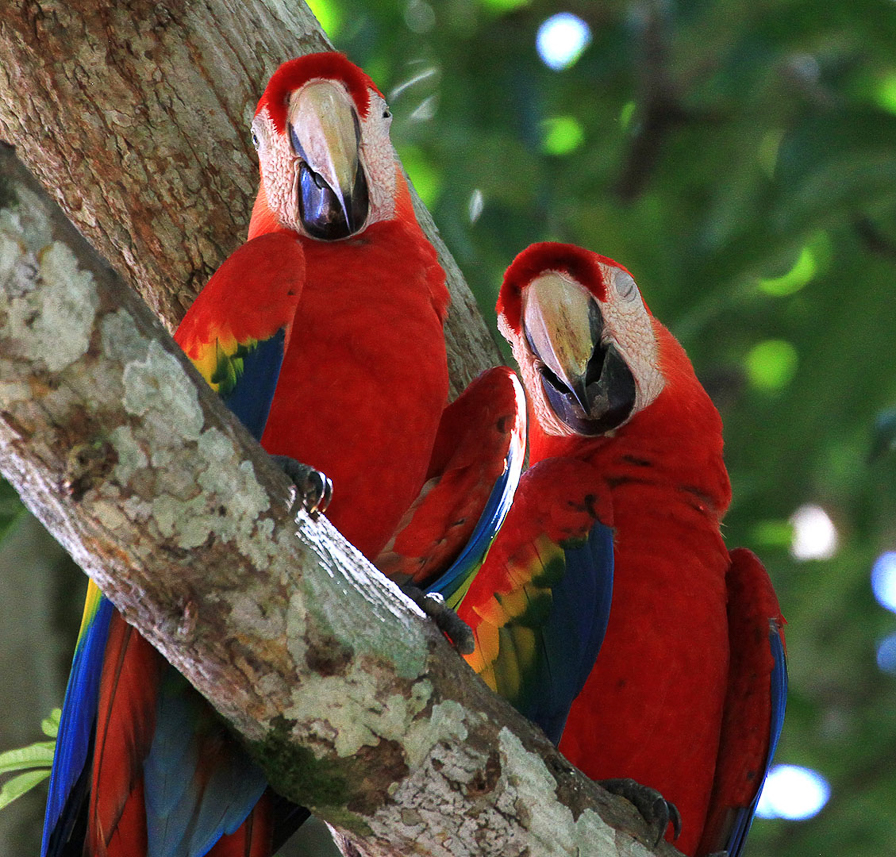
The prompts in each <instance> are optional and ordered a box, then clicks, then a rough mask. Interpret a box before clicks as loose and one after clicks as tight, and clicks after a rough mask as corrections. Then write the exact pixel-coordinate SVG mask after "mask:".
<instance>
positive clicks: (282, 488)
mask: <svg viewBox="0 0 896 857" xmlns="http://www.w3.org/2000/svg"><path fill="white" fill-rule="evenodd" d="M0 167H2V168H0V179H2V181H0V471H2V472H3V475H4V476H5V477H6V478H7V479H9V480H10V481H11V482H12V483H13V484H14V485H15V486H16V488H17V489H18V490H19V491H20V493H21V495H22V497H23V498H24V499H25V501H26V503H27V504H28V506H29V507H30V508H31V510H32V511H33V512H34V513H35V514H36V515H37V516H38V517H40V518H41V520H42V521H43V522H44V524H45V525H46V526H47V527H48V528H49V529H50V530H51V532H53V534H54V535H55V536H56V538H57V539H59V541H60V542H61V543H62V544H63V545H64V546H65V547H66V549H67V550H68V551H69V552H70V553H71V554H72V555H73V556H74V557H75V559H76V560H77V561H78V562H79V564H80V565H81V566H82V567H83V568H84V569H85V570H86V571H87V572H88V573H89V574H90V575H91V577H93V578H94V579H95V580H96V581H97V583H99V585H100V586H101V587H102V589H103V591H104V592H105V593H106V594H107V595H108V597H109V598H111V600H112V601H113V602H114V603H115V605H116V607H118V608H119V609H120V610H121V611H122V612H123V613H124V615H125V616H126V617H127V619H128V620H129V621H130V622H132V623H133V624H134V625H135V626H136V627H137V628H138V629H139V630H140V631H141V632H142V633H143V634H144V635H145V636H146V637H147V638H148V639H149V640H150V641H151V642H152V643H153V644H154V645H155V646H157V647H158V648H159V649H160V651H162V652H163V654H164V655H165V657H166V658H168V659H169V660H170V661H171V662H172V663H173V664H174V665H175V666H177V668H178V669H180V670H181V671H182V672H183V673H184V674H185V675H186V676H187V677H188V679H189V680H190V681H191V682H192V683H193V684H194V685H195V686H196V687H197V688H198V689H199V690H200V692H202V693H203V695H205V696H206V697H207V698H208V699H209V700H210V701H211V702H212V704H213V705H214V706H215V707H216V709H217V710H218V711H219V712H220V713H221V714H222V715H223V716H224V717H226V718H227V720H228V721H229V723H230V724H231V725H232V726H233V728H234V729H235V730H236V731H237V732H238V733H239V734H240V735H241V736H242V737H243V739H244V740H245V741H246V742H247V745H248V746H249V748H250V750H251V751H252V752H253V754H254V755H255V756H256V757H257V758H258V760H259V762H260V763H261V764H262V765H263V766H264V768H265V771H266V773H267V774H268V775H269V777H270V779H271V782H272V784H273V785H274V786H275V787H276V788H277V789H278V790H279V791H281V792H282V793H283V794H285V795H287V796H289V797H291V798H293V799H294V800H296V801H298V802H301V803H304V804H306V805H308V806H310V807H311V808H312V809H313V810H314V811H315V812H317V813H318V814H319V815H321V816H322V817H323V818H325V819H326V820H328V821H330V822H331V823H334V824H336V825H337V826H338V827H339V828H340V829H342V830H344V831H345V832H346V833H347V834H349V835H350V836H351V837H352V838H353V839H354V840H355V841H356V842H360V843H361V848H362V850H363V853H365V854H369V855H380V854H419V853H427V854H431V855H474V854H476V855H493V854H507V855H512V854H520V855H522V854H539V855H546V857H547V855H554V854H556V855H561V854H562V855H586V854H594V855H622V854H625V855H635V854H647V853H649V852H648V851H647V849H646V848H644V847H643V846H642V845H640V844H639V843H638V842H637V841H636V840H635V839H634V838H632V832H634V831H639V830H642V829H643V828H642V825H641V824H640V821H639V819H638V818H637V817H636V816H635V815H634V813H633V812H631V811H626V808H625V806H624V802H622V806H620V805H619V802H618V801H616V802H614V801H613V800H611V799H610V798H609V797H608V796H607V795H606V794H604V793H603V792H602V790H601V789H599V788H598V787H597V786H596V785H595V784H593V783H592V782H590V781H589V780H587V779H586V778H585V777H583V776H582V775H581V774H579V773H578V772H577V771H576V770H575V769H574V768H573V767H572V766H571V765H569V763H568V762H566V761H565V760H564V759H563V758H562V756H560V755H559V754H558V753H557V752H556V750H555V749H554V748H553V747H552V745H551V744H550V743H549V742H548V741H547V740H546V739H545V737H544V736H543V735H542V734H541V733H539V732H538V730H536V729H534V728H533V727H532V726H531V724H528V723H527V722H526V721H525V720H523V719H522V718H521V717H520V716H519V715H517V714H516V713H515V712H514V711H513V710H512V709H511V708H510V707H509V706H508V705H507V704H506V703H505V702H503V700H500V699H499V698H498V697H496V696H495V695H494V694H492V693H491V691H489V690H488V688H487V687H486V686H485V685H484V684H483V683H482V682H481V681H479V679H478V678H475V677H474V676H473V675H472V673H471V672H470V671H469V669H468V668H467V666H466V664H465V663H464V662H463V661H462V660H461V659H460V658H459V657H458V656H457V655H456V654H455V653H454V652H453V651H452V650H451V649H450V647H449V646H448V645H447V644H446V643H445V641H444V639H442V637H441V635H440V634H438V633H437V632H436V631H435V630H434V628H433V627H432V626H431V625H430V624H429V623H428V622H427V621H425V620H424V619H423V618H422V615H421V614H419V611H417V610H416V608H414V607H413V606H412V605H410V603H409V602H407V601H406V600H405V599H403V597H401V596H400V594H399V592H398V590H397V589H396V588H395V587H394V586H393V585H392V584H391V583H389V582H388V581H386V580H385V578H383V577H382V576H381V575H379V574H378V573H377V572H376V571H374V570H373V569H372V568H371V567H370V566H369V565H368V564H367V563H366V562H365V561H364V559H363V557H361V556H360V554H358V553H357V552H356V551H355V550H354V549H353V548H352V547H351V546H350V545H348V544H347V543H346V542H345V541H344V540H342V539H341V537H340V536H339V535H338V533H337V532H336V531H335V530H334V529H333V528H332V527H331V526H330V525H329V524H328V523H327V522H326V521H325V520H323V519H322V520H320V521H319V522H316V523H315V522H312V521H310V520H308V519H307V517H306V516H304V515H303V514H302V515H300V516H299V517H298V518H297V519H295V520H294V519H293V516H292V514H291V512H290V490H289V488H288V485H287V483H286V480H285V478H284V477H283V475H282V474H280V473H279V471H278V470H277V469H276V467H274V466H273V465H272V464H271V462H270V460H269V459H268V457H267V456H266V454H265V453H264V452H263V450H261V448H260V447H259V446H258V445H257V444H255V443H254V441H252V439H251V438H250V437H249V435H248V434H247V433H246V432H245V430H244V429H243V428H242V426H240V425H239V423H238V422H237V421H236V420H235V419H233V417H232V416H231V415H230V414H229V412H227V410H226V408H225V407H224V406H223V404H222V403H221V402H220V400H219V399H218V398H217V397H216V396H215V395H214V394H213V393H212V392H211V390H210V389H209V388H208V387H207V386H206V385H205V384H204V382H203V381H202V380H201V379H200V378H199V376H198V374H197V373H196V372H195V371H194V370H193V368H192V366H190V364H189V362H188V361H186V359H185V358H184V356H183V355H182V354H181V353H180V351H179V349H178V348H177V346H176V345H175V344H174V343H173V341H172V340H171V339H170V338H169V337H167V336H166V335H165V332H164V329H163V328H162V327H161V325H160V324H159V323H158V321H157V320H156V319H155V318H154V317H153V315H152V314H151V313H150V311H149V310H148V308H147V307H146V306H145V305H143V304H142V302H141V301H140V300H139V299H138V298H137V297H136V296H135V295H133V294H132V293H131V292H130V291H129V290H128V289H127V287H126V286H124V285H123V284H122V283H121V281H120V280H119V278H118V277H117V276H116V275H115V273H114V271H112V270H111V269H110V268H108V267H107V266H106V265H105V263H103V262H102V261H101V260H100V259H99V258H98V257H96V256H95V254H94V253H93V251H92V250H91V248H89V247H88V246H87V245H86V244H85V242H84V241H83V239H81V237H80V236H79V235H78V234H77V232H76V231H75V230H74V229H73V228H72V226H71V224H70V223H68V221H67V220H66V219H65V217H64V215H63V214H62V213H61V212H60V211H59V210H58V209H57V208H56V207H55V206H52V209H51V207H50V206H51V204H50V203H49V202H48V201H43V200H42V199H41V193H40V188H39V186H38V185H37V184H36V182H34V180H33V178H31V177H30V176H29V175H28V173H27V171H25V170H24V168H23V167H22V166H21V165H20V164H19V163H18V162H17V161H16V160H15V159H14V157H13V156H12V153H11V152H10V151H8V150H5V151H4V152H3V153H2V159H0ZM608 821H612V824H613V826H608V823H607V822H608ZM621 831H629V833H624V832H621ZM656 853H659V854H673V853H676V852H674V850H673V849H671V848H669V847H668V846H666V845H662V846H661V847H660V849H659V850H658V851H657V852H656Z"/></svg>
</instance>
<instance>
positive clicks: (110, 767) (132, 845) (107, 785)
mask: <svg viewBox="0 0 896 857" xmlns="http://www.w3.org/2000/svg"><path fill="white" fill-rule="evenodd" d="M166 666H167V664H166V662H165V660H164V659H163V658H162V656H161V655H159V653H158V652H156V650H155V649H154V648H153V647H152V646H151V645H150V644H149V643H147V642H146V640H144V639H143V637H141V636H140V634H138V633H137V632H136V631H135V630H134V629H133V628H132V627H131V626H130V625H128V624H127V622H125V621H124V619H123V618H122V617H121V615H120V614H118V613H115V614H114V615H113V616H112V619H111V622H110V625H109V640H108V643H107V645H106V659H105V662H104V665H103V676H102V679H101V684H100V702H99V709H98V713H97V730H96V744H95V747H96V751H95V757H94V765H93V783H92V786H91V793H90V805H89V810H88V833H87V842H88V853H90V854H95V855H106V854H107V855H108V857H133V855H142V854H145V853H146V815H145V812H144V809H143V760H144V758H145V757H146V755H147V753H148V752H149V748H150V746H151V744H152V738H153V732H154V731H155V720H156V716H155V715H156V695H157V693H158V687H159V678H160V676H161V674H162V671H163V669H165V667H166Z"/></svg>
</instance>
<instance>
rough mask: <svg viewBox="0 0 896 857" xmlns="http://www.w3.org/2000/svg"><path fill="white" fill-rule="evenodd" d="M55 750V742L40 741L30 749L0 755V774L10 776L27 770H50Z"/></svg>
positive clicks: (8, 751)
mask: <svg viewBox="0 0 896 857" xmlns="http://www.w3.org/2000/svg"><path fill="white" fill-rule="evenodd" d="M55 750H56V742H55V741H38V742H37V743H36V744H31V745H30V746H28V747H19V748H17V749H15V750H7V751H6V752H5V753H0V774H9V773H11V772H12V771H21V770H23V769H25V768H50V767H52V765H53V753H54V752H55Z"/></svg>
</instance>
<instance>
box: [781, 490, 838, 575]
mask: <svg viewBox="0 0 896 857" xmlns="http://www.w3.org/2000/svg"><path fill="white" fill-rule="evenodd" d="M790 523H791V525H792V526H793V542H792V543H791V545H790V553H791V554H792V555H793V558H794V559H798V560H803V561H804V560H807V559H830V558H831V557H832V556H833V555H834V554H835V553H836V552H837V543H838V537H837V528H836V527H835V526H834V522H833V521H832V520H831V518H830V515H828V513H827V512H825V510H824V509H822V508H821V506H816V505H815V504H814V503H806V504H805V505H804V506H800V507H799V509H797V510H796V511H795V512H794V513H793V515H791V517H790Z"/></svg>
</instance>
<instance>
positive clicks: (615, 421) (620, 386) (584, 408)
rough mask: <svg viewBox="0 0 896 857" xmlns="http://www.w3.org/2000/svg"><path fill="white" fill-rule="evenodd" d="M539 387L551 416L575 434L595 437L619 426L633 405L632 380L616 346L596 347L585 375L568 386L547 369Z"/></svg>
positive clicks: (633, 387) (633, 390) (634, 391)
mask: <svg viewBox="0 0 896 857" xmlns="http://www.w3.org/2000/svg"><path fill="white" fill-rule="evenodd" d="M541 374H542V386H543V387H544V391H545V394H546V395H547V398H548V401H549V402H550V404H551V407H552V408H553V410H554V413H555V414H556V415H557V416H558V417H559V418H560V419H561V420H562V421H563V422H564V423H565V424H566V425H568V426H569V427H570V428H571V429H572V430H573V431H575V432H576V433H577V434H582V435H586V436H588V437H594V436H596V435H601V434H605V433H606V432H608V431H610V430H612V429H614V428H616V427H617V426H620V425H622V423H624V422H625V421H626V420H627V419H628V418H629V416H630V415H631V412H632V409H633V408H634V406H635V395H636V392H637V388H636V386H635V378H634V376H633V375H632V373H631V370H630V369H629V368H628V365H627V364H626V362H625V360H623V359H622V357H621V355H620V354H619V352H618V351H617V350H616V347H615V346H614V345H612V344H610V345H598V346H597V348H595V349H594V353H593V354H592V355H591V359H590V360H589V361H588V366H587V369H586V371H585V375H584V376H583V377H582V378H578V379H576V381H575V383H574V384H573V389H570V388H569V387H567V386H566V385H565V384H564V383H563V382H562V381H560V379H559V378H558V377H557V376H556V375H555V374H554V373H553V372H551V371H550V369H548V368H547V367H543V368H542V373H541Z"/></svg>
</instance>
